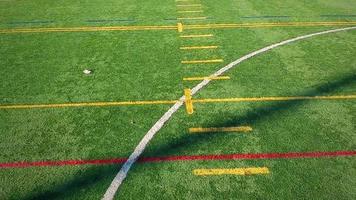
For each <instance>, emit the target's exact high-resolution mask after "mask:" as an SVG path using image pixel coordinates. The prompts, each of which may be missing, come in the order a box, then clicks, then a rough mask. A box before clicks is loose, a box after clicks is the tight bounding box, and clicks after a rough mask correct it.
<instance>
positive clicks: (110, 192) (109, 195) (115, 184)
mask: <svg viewBox="0 0 356 200" xmlns="http://www.w3.org/2000/svg"><path fill="white" fill-rule="evenodd" d="M352 29H356V26H354V27H348V28H340V29H333V30H329V31H322V32H318V33H312V34H308V35H304V36H299V37H296V38H292V39H289V40H285V41H283V42H279V43H276V44H272V45H270V46H267V47H265V48H262V49H260V50H257V51H254V52H252V53H249V54H247V55H245V56H243V57H241V58H239V59H238V60H236V61H234V62H232V63H230V64H228V65H227V66H225V67H223V68H221V69H220V70H219V71H217V72H215V73H214V74H212V75H211V77H216V76H220V75H221V74H223V73H225V72H226V71H228V70H230V69H231V68H233V67H234V66H236V65H237V64H239V63H241V62H243V61H245V60H247V59H249V58H251V57H253V56H256V55H258V54H261V53H264V52H266V51H269V50H271V49H274V48H276V47H279V46H283V45H286V44H289V43H292V42H295V41H298V40H304V39H307V38H310V37H314V36H318V35H324V34H328V33H335V32H339V31H347V30H352ZM209 82H210V79H205V80H203V81H202V82H200V83H199V84H198V85H196V86H195V87H194V88H193V89H192V95H194V94H196V93H197V92H198V91H199V90H201V89H202V88H203V87H204V86H206V85H207V84H208V83H209ZM184 101H185V97H184V96H182V97H181V98H180V99H179V101H178V102H177V103H175V104H174V105H173V106H172V107H171V108H170V109H169V110H168V111H167V112H166V113H165V114H164V115H163V116H162V117H161V118H160V119H159V120H158V121H157V122H156V123H155V124H154V125H153V126H152V128H151V129H150V130H149V131H148V132H147V133H146V135H145V136H144V137H143V138H142V140H141V141H140V143H139V144H138V145H137V147H136V148H135V150H134V152H133V153H132V154H131V155H130V157H129V158H128V160H127V161H126V162H125V163H124V165H123V166H122V167H121V169H120V171H119V173H118V174H117V175H116V177H115V178H114V180H113V181H112V183H111V185H110V187H109V188H108V189H107V190H106V192H105V194H104V197H103V198H102V200H112V199H113V198H114V196H115V193H116V191H117V190H118V188H119V187H120V185H121V183H122V181H123V180H124V179H125V178H126V175H127V173H128V171H129V170H130V168H131V166H132V165H133V164H134V163H135V162H136V161H137V159H138V158H139V157H140V155H141V154H142V152H143V151H144V149H145V148H146V145H147V144H148V142H149V141H150V140H151V139H152V138H153V136H154V135H155V134H156V133H157V132H158V131H159V130H160V129H161V128H162V127H163V125H164V124H165V123H166V122H167V121H168V120H169V119H170V118H171V116H172V115H173V114H174V113H175V112H176V111H177V110H178V109H179V108H180V107H181V106H182V105H183V103H184Z"/></svg>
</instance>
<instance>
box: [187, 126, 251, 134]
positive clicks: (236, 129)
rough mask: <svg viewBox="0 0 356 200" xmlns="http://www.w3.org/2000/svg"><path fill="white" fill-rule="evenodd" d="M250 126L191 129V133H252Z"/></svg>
mask: <svg viewBox="0 0 356 200" xmlns="http://www.w3.org/2000/svg"><path fill="white" fill-rule="evenodd" d="M250 131H252V128H251V127H250V126H236V127H210V128H201V127H198V128H189V133H211V132H250Z"/></svg>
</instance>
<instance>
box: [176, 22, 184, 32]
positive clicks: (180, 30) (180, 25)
mask: <svg viewBox="0 0 356 200" xmlns="http://www.w3.org/2000/svg"><path fill="white" fill-rule="evenodd" d="M177 28H178V32H179V33H181V32H183V24H182V23H178V24H177Z"/></svg>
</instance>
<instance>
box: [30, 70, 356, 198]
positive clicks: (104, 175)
mask: <svg viewBox="0 0 356 200" xmlns="http://www.w3.org/2000/svg"><path fill="white" fill-rule="evenodd" d="M355 83H356V74H351V75H347V76H345V77H344V78H342V79H339V80H337V81H333V82H329V83H328V84H324V85H321V86H319V87H316V88H314V89H311V90H308V91H306V92H304V93H301V94H298V96H318V95H328V94H329V93H332V92H334V91H336V90H337V89H339V88H341V87H345V86H348V85H350V84H355ZM306 101H308V100H297V101H279V102H272V103H270V104H269V105H267V106H263V107H259V108H257V109H254V110H253V111H250V112H247V113H245V114H244V115H243V116H232V119H231V120H229V121H225V122H221V123H217V124H212V126H231V125H241V124H246V123H256V122H258V121H261V120H265V119H266V118H267V117H270V116H271V115H275V114H281V112H283V111H285V110H288V109H290V108H292V107H296V106H299V105H301V104H304V103H305V102H306ZM221 136H223V135H222V134H193V135H190V134H184V135H182V136H181V137H179V139H178V140H175V141H173V142H170V143H167V144H165V145H163V146H161V147H159V148H157V149H154V151H153V152H150V154H154V155H172V154H177V153H179V152H180V151H181V150H184V149H186V148H187V147H191V146H192V145H197V144H201V143H210V142H216V139H218V138H220V137H221ZM118 169H119V167H118V166H117V165H111V166H96V167H91V168H90V169H88V170H86V171H85V172H84V174H80V175H78V176H77V177H73V179H72V180H71V181H69V182H67V183H65V184H63V185H57V186H54V187H53V188H52V189H51V190H48V191H45V192H42V193H40V194H37V195H33V196H30V197H28V198H25V199H28V200H34V199H63V198H65V197H73V195H74V196H75V193H76V192H79V191H82V190H85V189H87V188H89V187H90V188H93V187H100V186H101V187H103V188H106V187H108V185H105V184H108V182H111V180H112V179H113V177H114V176H115V175H116V173H117V172H118ZM102 192H105V189H104V190H103V191H102ZM100 195H102V194H100Z"/></svg>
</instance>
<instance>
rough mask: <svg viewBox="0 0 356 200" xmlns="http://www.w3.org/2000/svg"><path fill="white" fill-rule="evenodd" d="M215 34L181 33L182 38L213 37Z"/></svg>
mask: <svg viewBox="0 0 356 200" xmlns="http://www.w3.org/2000/svg"><path fill="white" fill-rule="evenodd" d="M213 36H214V35H213V34H205V35H181V36H179V37H181V38H203V37H213Z"/></svg>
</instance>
